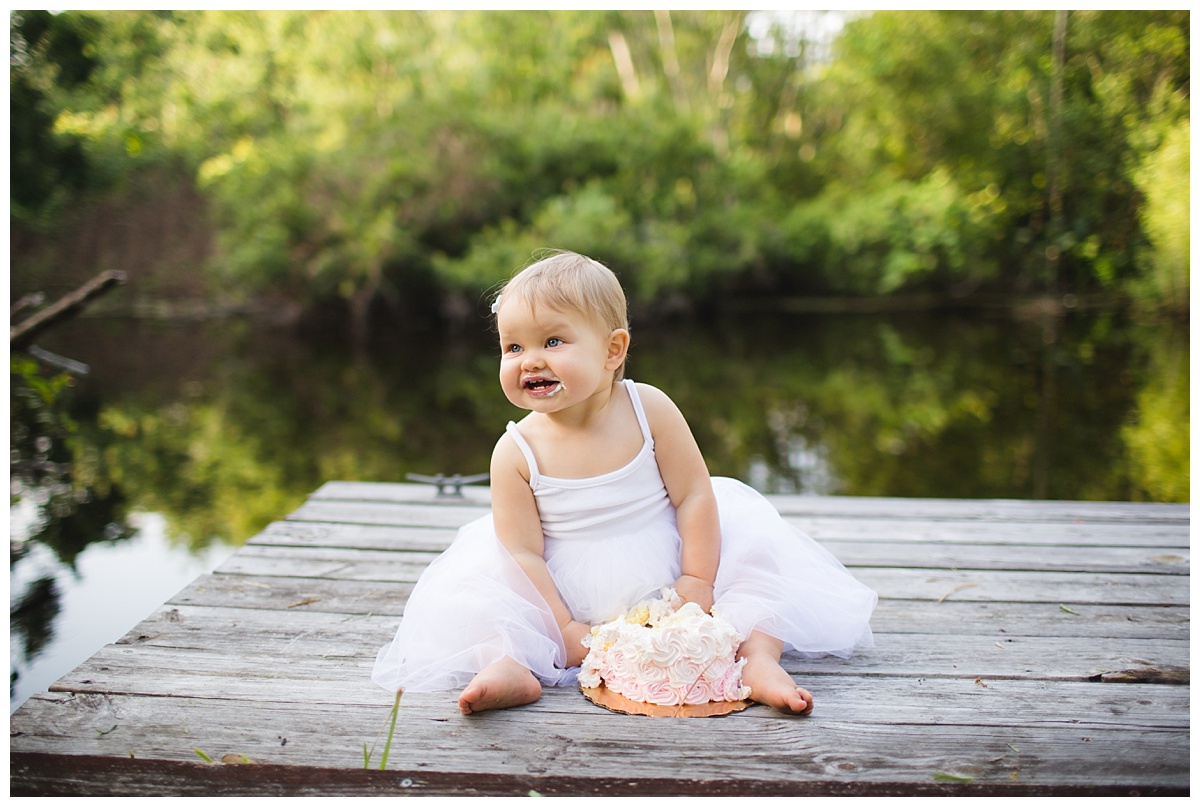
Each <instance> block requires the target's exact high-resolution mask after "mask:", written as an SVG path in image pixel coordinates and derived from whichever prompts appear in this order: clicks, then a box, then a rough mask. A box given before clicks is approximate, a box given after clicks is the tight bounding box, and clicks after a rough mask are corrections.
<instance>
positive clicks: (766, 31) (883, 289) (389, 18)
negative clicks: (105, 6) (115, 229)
mask: <svg viewBox="0 0 1200 807" xmlns="http://www.w3.org/2000/svg"><path fill="white" fill-rule="evenodd" d="M805 19H807V20H808V21H809V23H810V26H809V27H808V28H796V27H794V26H793V25H792V23H794V22H796V21H798V20H805ZM829 19H830V18H829V17H821V16H819V15H817V16H810V17H789V16H786V15H782V14H773V15H768V14H748V13H747V12H721V11H689V12H680V11H674V12H650V11H639V12H602V11H526V12H500V11H490V12H482V11H480V12H461V11H444V12H416V11H405V12H399V11H371V12H331V11H325V12H312V11H277V12H252V11H176V12H130V11H123V12H82V11H74V12H64V13H60V14H51V13H48V12H15V13H13V15H12V17H11V38H10V40H11V48H10V49H11V64H12V69H11V71H10V87H11V91H12V92H11V104H12V124H11V133H12V191H11V194H12V217H13V221H14V223H16V224H18V225H20V226H22V227H43V228H45V227H53V226H54V225H55V222H56V221H58V220H60V219H59V214H60V212H61V210H62V209H63V207H64V205H65V204H67V203H69V202H70V201H71V200H73V199H77V198H79V197H80V195H81V194H84V193H85V192H88V191H91V192H92V193H96V192H102V191H104V189H111V188H113V187H115V186H117V185H119V184H120V182H121V181H122V180H123V179H124V178H127V177H129V176H131V175H133V174H134V173H136V172H139V171H144V170H147V169H155V170H158V171H164V170H165V171H166V173H165V174H164V175H166V176H175V177H177V178H178V181H181V182H187V183H195V185H196V186H197V187H198V188H200V189H201V190H202V191H203V193H204V194H205V196H206V198H207V199H208V200H209V203H210V206H211V209H212V211H213V214H214V218H215V222H216V229H217V235H218V241H219V251H218V253H217V255H216V257H215V258H214V260H213V261H212V266H211V270H212V272H213V273H214V277H216V278H218V279H219V280H220V282H221V284H222V286H223V288H225V289H227V290H228V289H234V290H240V291H241V292H242V293H244V294H252V293H256V292H260V291H265V290H269V291H271V292H272V293H274V294H277V295H283V296H286V297H288V298H290V299H293V300H298V301H302V302H305V303H314V302H320V301H325V300H329V299H346V300H348V301H351V303H352V305H354V306H355V307H356V308H357V309H358V310H359V311H360V312H361V311H364V310H365V308H366V306H367V304H368V303H369V302H370V301H371V300H373V299H379V298H381V297H382V298H384V299H393V300H402V299H404V298H405V297H406V296H411V295H414V294H419V293H422V292H418V291H417V290H427V289H433V290H437V291H440V292H441V293H442V294H443V295H444V296H446V297H454V296H457V297H458V298H459V299H462V300H466V301H468V302H474V301H475V300H478V298H479V294H480V292H481V291H482V290H484V289H486V288H487V287H488V286H490V285H492V284H494V283H495V282H497V281H498V280H501V279H502V278H504V277H506V276H507V275H508V274H509V273H511V271H512V270H513V269H515V268H517V267H519V266H520V265H522V264H523V263H525V262H526V261H527V260H528V259H529V258H530V255H531V254H532V253H533V252H534V251H535V250H537V249H539V248H543V247H564V248H570V249H576V250H580V251H584V252H588V253H590V254H593V255H594V256H596V257H598V258H600V259H602V260H604V261H606V262H607V263H609V264H610V265H611V266H613V267H614V269H616V270H617V271H618V272H619V273H620V274H621V275H622V276H623V278H624V279H625V281H626V283H627V286H628V287H629V288H630V290H631V292H632V293H633V295H634V296H635V297H636V298H637V299H639V300H643V301H653V300H664V299H668V298H673V299H690V300H699V301H704V300H712V299H715V298H717V297H718V296H721V295H727V294H729V293H734V292H740V293H750V292H756V291H757V292H763V291H767V292H770V293H772V294H801V293H803V294H830V293H834V294H859V295H881V294H894V293H904V292H929V293H936V294H941V295H956V296H961V295H966V294H970V293H972V292H980V291H989V290H990V291H1001V292H1013V293H1047V292H1051V293H1057V294H1063V293H1074V294H1085V293H1091V292H1108V293H1115V294H1124V295H1136V296H1137V297H1138V298H1139V299H1141V300H1144V301H1146V302H1147V303H1148V304H1150V305H1155V306H1160V305H1161V306H1170V307H1176V308H1182V307H1184V306H1186V305H1187V298H1188V223H1189V219H1188V216H1189V212H1188V201H1187V200H1188V192H1189V191H1188V188H1189V185H1188V165H1189V135H1190V130H1189V124H1188V115H1189V110H1190V99H1189V81H1190V76H1189V25H1190V17H1189V13H1188V12H1187V11H1074V12H1069V13H1068V12H1053V11H1003V12H951V11H936V12H934V11H930V12H910V11H898V12H877V13H873V14H870V15H860V16H853V17H848V18H846V19H845V21H844V22H845V24H844V26H843V27H842V28H841V29H840V32H839V33H838V34H837V35H836V37H833V38H832V39H831V40H825V39H822V38H820V37H817V36H815V35H814V34H813V33H812V31H814V30H816V29H815V27H813V25H812V23H815V22H821V21H825V22H828V21H829ZM18 258H19V256H18ZM15 268H17V267H15Z"/></svg>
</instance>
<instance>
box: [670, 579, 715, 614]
mask: <svg viewBox="0 0 1200 807" xmlns="http://www.w3.org/2000/svg"><path fill="white" fill-rule="evenodd" d="M675 593H676V594H678V595H679V596H680V597H682V598H683V601H684V602H694V603H696V605H699V606H700V607H701V608H703V609H704V612H705V613H706V614H707V613H709V612H710V611H712V606H713V586H712V583H710V582H708V581H707V580H703V579H701V578H699V577H693V576H692V575H690V574H684V575H680V576H679V579H678V580H676V581H675Z"/></svg>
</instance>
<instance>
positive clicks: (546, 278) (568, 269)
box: [492, 250, 629, 381]
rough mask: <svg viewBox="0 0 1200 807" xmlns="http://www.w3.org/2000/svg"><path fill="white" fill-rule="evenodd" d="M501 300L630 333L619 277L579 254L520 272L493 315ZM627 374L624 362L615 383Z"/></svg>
mask: <svg viewBox="0 0 1200 807" xmlns="http://www.w3.org/2000/svg"><path fill="white" fill-rule="evenodd" d="M502 297H503V298H507V299H521V300H524V301H526V302H528V303H529V304H530V305H531V306H534V307H537V306H538V305H545V306H547V307H549V308H553V309H554V310H555V311H562V312H564V313H575V314H579V315H580V316H583V317H586V318H587V319H588V320H589V321H591V322H592V323H593V324H595V325H597V326H599V327H600V328H602V329H606V330H608V331H609V332H610V333H611V332H612V331H615V330H617V329H624V330H629V314H628V311H627V304H626V301H625V290H624V289H622V288H621V282H620V281H619V280H617V276H616V275H614V274H613V272H612V270H611V269H609V268H608V267H607V266H605V265H604V264H602V263H600V262H599V261H595V260H592V259H591V258H589V257H587V256H585V255H580V254H578V253H576V252H567V251H565V250H564V251H560V252H555V253H553V254H551V255H550V256H548V257H545V258H542V259H541V260H539V261H536V262H535V263H531V264H529V265H528V266H526V267H525V268H524V269H522V270H521V271H519V272H517V274H515V275H513V277H512V278H511V279H510V280H509V281H508V282H507V283H505V284H504V285H503V286H502V287H501V288H500V293H499V294H497V295H496V301H495V303H494V304H493V307H492V311H493V313H495V312H496V311H497V310H498V309H499V304H500V300H501V298H502ZM624 374H625V364H624V362H622V363H621V366H620V367H619V368H617V371H616V375H615V377H614V378H615V380H617V381H619V380H621V378H622V377H623V376H624Z"/></svg>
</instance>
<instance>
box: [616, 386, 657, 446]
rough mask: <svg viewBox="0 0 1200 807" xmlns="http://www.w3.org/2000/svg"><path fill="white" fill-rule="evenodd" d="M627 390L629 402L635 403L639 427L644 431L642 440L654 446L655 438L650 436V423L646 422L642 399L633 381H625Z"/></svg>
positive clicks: (634, 410) (634, 408) (634, 409)
mask: <svg viewBox="0 0 1200 807" xmlns="http://www.w3.org/2000/svg"><path fill="white" fill-rule="evenodd" d="M622 383H624V384H625V389H627V390H629V400H630V401H632V402H633V412H634V414H636V415H637V419H638V426H639V427H641V429H642V439H644V440H645V441H646V443H647V444H649V445H654V438H653V437H651V436H650V421H648V420H646V410H645V409H642V399H641V398H639V397H638V393H637V385H636V384H634V383H633V380H632V379H629V378H627V379H625V381H624V382H622Z"/></svg>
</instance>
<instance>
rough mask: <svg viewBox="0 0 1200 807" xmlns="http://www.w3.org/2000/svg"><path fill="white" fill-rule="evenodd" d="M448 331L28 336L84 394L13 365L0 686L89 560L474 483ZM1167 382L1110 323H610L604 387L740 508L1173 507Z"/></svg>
mask: <svg viewBox="0 0 1200 807" xmlns="http://www.w3.org/2000/svg"><path fill="white" fill-rule="evenodd" d="M460 330H461V331H462V332H461V333H455V332H446V333H425V334H420V335H417V336H412V335H396V336H392V337H383V336H380V337H379V338H377V339H376V341H375V342H374V343H373V344H372V345H371V347H370V349H368V350H366V351H357V352H356V351H353V350H350V349H349V348H348V347H347V345H345V344H344V343H343V341H342V340H340V339H339V338H337V337H336V336H331V335H322V336H318V337H309V338H308V339H305V340H298V339H296V338H293V337H290V336H288V335H285V334H281V333H279V332H273V331H264V330H261V329H256V328H254V327H251V326H250V325H249V324H248V323H245V322H240V321H235V322H220V323H211V324H205V325H201V324H195V323H192V324H188V325H185V326H180V325H175V326H171V325H166V324H161V323H149V322H132V321H115V320H99V319H93V320H81V321H78V322H74V323H68V324H67V325H65V326H63V327H62V328H60V329H59V330H58V331H56V332H55V333H53V334H52V335H51V336H49V337H47V338H46V339H45V340H44V346H45V347H46V348H48V349H50V350H53V351H54V352H57V353H61V354H63V355H67V356H70V357H72V358H74V359H78V360H82V361H85V362H87V363H88V364H90V365H91V366H92V373H91V374H90V375H89V376H87V377H84V378H81V379H78V380H76V382H75V383H74V384H72V385H68V383H67V381H66V379H65V378H62V377H58V376H55V375H53V374H51V375H49V376H46V375H44V374H41V373H35V372H34V371H33V369H32V368H31V367H29V366H22V365H19V364H14V374H13V376H12V382H13V383H12V415H11V430H10V435H11V437H10V453H11V471H10V481H11V489H12V509H11V511H10V514H11V515H12V524H13V532H12V534H11V541H12V546H13V551H12V553H11V554H10V577H11V580H12V582H13V587H12V599H11V600H10V603H11V604H10V628H11V637H12V651H11V657H12V669H13V677H14V681H15V680H16V679H17V678H18V677H19V676H20V675H21V673H22V671H26V670H28V669H29V668H30V666H31V665H32V664H33V663H34V660H35V659H37V658H38V657H39V656H40V655H45V654H47V653H49V652H51V651H50V650H48V648H51V647H52V645H53V644H54V642H55V641H57V637H56V633H58V632H62V631H61V629H60V628H59V627H58V626H57V625H58V623H57V622H56V620H57V619H58V617H59V615H60V614H61V613H62V611H63V601H64V599H65V598H66V597H68V596H69V595H70V593H71V589H72V588H73V587H77V586H78V585H79V580H80V579H81V578H80V577H79V574H78V568H77V567H78V565H79V559H80V557H81V556H82V554H83V553H84V551H85V550H87V549H88V547H90V546H101V545H106V546H108V547H110V548H119V547H121V546H123V545H132V544H134V543H136V542H139V541H140V542H143V543H144V542H146V541H147V540H149V538H148V536H150V535H151V532H148V529H149V528H148V527H147V525H148V524H154V525H156V526H154V528H153V535H154V536H155V537H154V541H157V543H156V544H155V546H159V547H161V546H166V547H172V546H173V547H177V548H181V549H186V550H187V551H188V552H191V553H192V555H194V556H198V555H200V554H203V553H204V552H206V551H209V550H208V549H207V548H212V547H224V546H227V545H228V546H232V545H237V544H240V543H241V542H243V541H245V540H246V539H247V538H248V537H250V536H252V535H253V534H255V533H256V532H258V531H259V530H260V529H262V527H264V526H265V525H266V524H267V523H268V522H270V521H271V520H273V519H276V518H279V517H281V516H283V515H285V514H286V513H288V512H289V511H291V510H293V509H295V508H296V507H297V506H298V505H299V504H300V503H301V502H302V501H303V499H304V497H305V496H306V495H307V494H308V493H310V492H311V491H312V490H314V489H316V488H317V487H318V486H319V485H321V484H322V483H323V482H325V481H327V480H331V479H344V480H374V481H402V480H404V478H405V474H407V473H409V472H415V473H424V474H434V473H438V472H442V473H455V472H458V473H474V472H478V471H483V470H486V469H487V467H488V459H489V456H490V452H491V447H492V445H493V443H494V441H495V439H496V437H497V436H498V435H499V434H500V433H501V432H502V430H503V427H504V423H505V422H506V421H507V420H509V419H511V418H514V417H517V416H519V414H520V413H519V412H518V411H517V410H515V409H513V408H512V407H511V406H510V405H509V404H508V403H507V401H506V400H505V399H504V396H503V395H502V394H500V392H499V390H498V388H497V384H496V380H495V372H496V358H495V357H496V352H497V351H496V348H495V347H494V346H493V345H492V343H491V337H490V335H489V334H488V331H487V326H486V324H485V323H484V322H483V321H482V320H480V321H478V322H472V323H469V324H468V325H466V326H464V327H463V328H461V329H460ZM1188 359H1189V353H1188V344H1187V334H1186V332H1185V331H1182V330H1177V329H1172V328H1169V327H1149V326H1133V325H1130V324H1128V323H1125V322H1123V321H1122V320H1121V319H1120V318H1119V317H1117V316H1115V315H1112V314H1101V315H1096V316H1088V317H1083V316H1076V317H1072V318H1068V319H1044V320H1035V321H1014V320H1012V319H1008V318H994V319H989V318H986V317H980V316H971V317H963V316H907V317H903V316H891V317H879V316H871V317H867V316H850V317H847V316H831V315H825V316H787V317H785V316H773V317H764V316H752V317H751V316H746V317H735V316H730V317H725V318H720V319H717V320H713V321H710V322H706V323H693V324H682V323H672V324H669V325H666V324H664V325H659V326H653V327H652V326H639V325H638V323H637V322H636V321H635V332H634V341H633V349H632V352H631V357H630V366H629V375H630V376H631V377H633V378H635V379H637V380H640V381H646V382H648V383H652V384H655V385H657V386H660V387H662V388H663V389H665V390H667V391H668V392H669V393H670V394H671V395H672V397H673V398H674V399H675V400H676V402H677V403H678V404H679V406H680V408H681V409H682V410H683V411H684V413H685V414H686V415H687V416H688V418H689V421H690V422H691V424H692V427H693V430H694V431H695V433H696V437H697V440H698V441H699V442H700V445H701V448H702V449H703V451H704V453H705V455H706V458H707V460H708V462H709V465H710V470H711V471H712V472H713V473H714V474H722V475H728V476H734V477H738V478H741V479H744V480H746V481H748V482H749V483H750V484H752V485H754V486H755V487H757V488H759V489H760V490H763V491H765V492H783V493H821V494H830V493H832V494H847V495H875V496H931V497H970V498H993V497H998V498H1059V499H1107V500H1158V501H1186V500H1187V497H1188V483H1189V470H1188V464H1189V446H1188V432H1189V426H1188V414H1189V413H1188V390H1189V377H1188V374H1189V366H1188ZM155 551H157V550H155ZM150 554H152V555H153V554H154V552H151V553H150ZM185 554H186V553H185ZM212 557H216V556H212ZM210 559H211V558H210ZM212 562H215V561H212ZM132 564H133V561H128V563H127V565H132ZM64 570H65V572H64ZM197 573H198V572H197ZM150 576H154V573H153V572H150ZM72 581H75V582H72ZM183 582H186V580H184V581H183ZM133 585H134V587H137V585H138V584H136V583H135V584H133ZM180 585H182V583H180ZM176 588H178V586H176ZM172 593H174V589H172V590H171V591H168V592H166V593H165V594H161V593H159V592H157V591H156V592H154V593H153V597H154V598H156V599H155V601H154V602H153V603H151V604H150V605H149V606H147V607H146V608H145V610H144V612H143V613H142V614H140V615H139V616H138V617H137V618H140V616H144V615H145V613H148V612H149V611H150V610H152V609H153V606H154V605H157V604H158V603H160V602H162V601H163V600H164V599H166V598H167V597H169V596H170V594H172ZM135 621H136V619H135ZM126 627H132V624H130V625H128V626H126ZM121 632H123V629H122V631H118V633H117V636H119V635H120V633H121ZM113 638H115V637H113ZM111 640H112V639H107V640H105V641H111ZM95 649H97V648H96V647H92V648H90V649H89V650H88V651H87V652H86V653H84V655H83V658H86V657H87V655H90V653H91V652H94V650H95ZM80 660H82V659H80ZM67 670H69V667H68V668H67V669H64V670H62V671H60V672H59V674H60V675H61V674H62V673H65V672H66V671H67ZM56 677H57V676H56ZM14 692H15V684H14ZM14 698H16V695H15V694H14Z"/></svg>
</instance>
